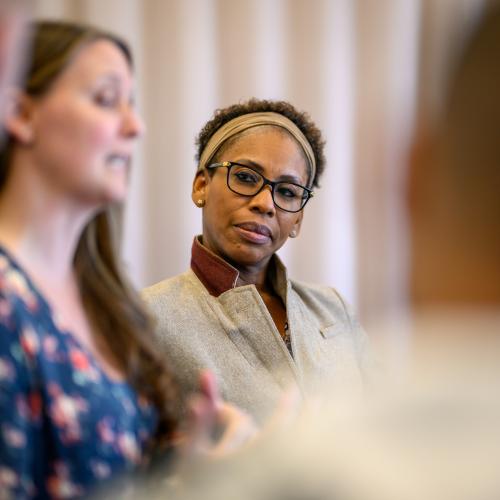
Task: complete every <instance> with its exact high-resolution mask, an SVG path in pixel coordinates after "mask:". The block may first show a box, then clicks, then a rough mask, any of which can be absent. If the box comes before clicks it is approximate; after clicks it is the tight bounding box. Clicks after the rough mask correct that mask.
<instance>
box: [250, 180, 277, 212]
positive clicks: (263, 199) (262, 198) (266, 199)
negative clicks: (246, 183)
mask: <svg viewBox="0 0 500 500" xmlns="http://www.w3.org/2000/svg"><path fill="white" fill-rule="evenodd" d="M250 209H251V210H258V211H259V212H260V213H265V214H269V215H274V214H275V213H276V207H275V206H274V200H273V192H272V187H271V186H264V187H263V188H262V189H261V190H260V191H259V192H258V193H257V194H256V195H254V196H253V197H252V198H251V200H250Z"/></svg>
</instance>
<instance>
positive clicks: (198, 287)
mask: <svg viewBox="0 0 500 500" xmlns="http://www.w3.org/2000/svg"><path fill="white" fill-rule="evenodd" d="M204 293H207V292H206V291H205V289H204V287H203V285H202V284H201V282H200V281H199V280H198V278H197V277H196V275H195V274H194V273H193V272H192V271H191V270H188V271H186V272H184V273H182V274H179V275H177V276H174V277H172V278H167V279H165V280H163V281H160V282H158V283H155V284H154V285H151V286H149V287H146V288H144V289H143V290H142V291H141V296H142V298H143V300H144V301H145V302H146V304H147V305H148V307H150V308H151V309H152V310H153V312H158V310H167V309H171V308H178V307H179V304H183V305H185V304H186V303H189V302H192V301H194V300H196V299H197V297H198V296H199V295H202V294H204Z"/></svg>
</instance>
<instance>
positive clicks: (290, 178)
mask: <svg viewBox="0 0 500 500" xmlns="http://www.w3.org/2000/svg"><path fill="white" fill-rule="evenodd" d="M233 163H240V164H242V165H245V166H246V167H251V168H253V169H254V170H257V171H258V172H259V173H261V174H262V175H264V167H263V166H262V165H261V164H260V163H256V162H255V161H253V160H249V159H248V158H239V159H238V160H235V161H234V162H233ZM274 181H275V182H293V183H295V184H300V185H302V183H303V182H304V181H303V180H302V179H301V178H300V177H298V176H296V175H293V174H286V173H285V174H282V175H280V176H279V177H278V178H277V179H274Z"/></svg>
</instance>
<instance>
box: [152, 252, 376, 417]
mask: <svg viewBox="0 0 500 500" xmlns="http://www.w3.org/2000/svg"><path fill="white" fill-rule="evenodd" d="M276 261H277V269H278V271H277V273H276V276H277V277H276V279H275V281H276V283H275V284H274V285H275V289H276V290H277V292H278V293H279V294H280V295H281V297H282V299H283V301H284V303H285V305H286V309H287V315H288V324H289V329H290V330H289V332H290V337H291V345H292V351H293V358H292V356H291V355H290V353H289V351H288V349H287V347H286V345H285V343H284V342H283V340H282V338H281V336H280V333H279V331H278V329H277V328H276V326H275V324H274V322H273V320H272V318H271V315H270V314H269V312H268V310H267V308H266V306H265V304H264V302H263V300H262V299H261V297H260V295H259V293H258V291H257V289H256V288H255V286H253V285H247V286H241V287H236V288H232V289H230V290H228V291H226V292H224V293H223V294H221V295H219V296H218V297H214V296H212V295H210V294H209V293H208V291H207V290H206V288H205V287H204V285H203V284H202V283H201V282H200V280H199V279H198V277H197V276H196V275H195V273H194V272H193V271H192V270H189V271H187V272H185V273H183V274H181V275H179V276H176V277H174V278H170V279H166V280H164V281H161V282H160V283H157V284H156V285H153V286H151V287H149V288H147V289H145V290H144V292H143V297H144V299H145V300H146V302H147V304H148V305H149V307H150V309H151V311H152V313H153V315H154V316H155V317H156V320H157V334H158V345H159V347H160V348H161V349H162V352H163V353H164V355H165V358H166V360H167V362H168V363H169V365H170V367H171V368H172V369H173V371H174V375H175V377H176V378H177V381H178V382H179V384H180V387H181V389H182V391H183V392H184V393H186V394H187V393H189V392H192V391H194V390H196V388H197V385H198V375H199V372H200V370H202V369H207V368H208V369H210V370H211V371H212V372H214V374H215V375H216V377H217V379H218V383H219V387H220V391H221V394H222V396H223V397H224V398H225V399H226V400H227V401H230V402H232V403H235V404H236V405H238V406H239V407H241V408H243V409H245V410H246V411H248V412H249V413H250V414H252V415H253V416H254V417H255V418H256V419H257V420H258V421H260V420H262V419H263V418H265V417H266V415H268V413H269V412H270V411H272V409H273V408H274V407H275V405H276V403H277V401H278V399H279V397H280V394H281V393H282V391H283V389H286V388H287V387H288V386H290V384H291V382H292V381H295V382H296V383H297V384H298V385H299V387H300V388H301V389H302V391H303V392H304V393H305V394H314V393H316V392H317V391H327V392H330V391H335V390H336V389H337V388H340V389H342V390H346V389H347V388H349V389H348V390H356V391H358V390H359V389H361V388H362V387H363V385H364V378H365V376H366V374H367V371H368V370H369V364H370V356H369V354H368V348H367V339H366V335H365V333H364V332H363V330H362V329H361V328H360V326H359V324H358V322H357V321H356V319H355V318H354V316H353V315H352V314H351V313H350V311H349V309H348V307H347V305H346V304H345V302H344V301H343V299H342V298H341V297H340V295H339V294H338V293H337V292H336V291H335V290H334V289H332V288H329V287H326V286H317V285H307V284H304V283H300V282H297V281H291V280H288V279H287V277H286V269H285V268H284V266H283V265H282V264H281V262H280V261H279V259H276Z"/></svg>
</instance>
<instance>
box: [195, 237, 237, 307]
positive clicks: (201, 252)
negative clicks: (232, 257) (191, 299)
mask: <svg viewBox="0 0 500 500" xmlns="http://www.w3.org/2000/svg"><path fill="white" fill-rule="evenodd" d="M200 240H201V236H196V237H195V238H194V241H193V246H192V247H191V269H192V270H193V272H194V274H196V276H197V277H198V279H199V280H200V281H201V282H202V283H203V285H204V286H205V288H206V289H207V290H208V292H209V293H210V295H213V296H215V297H218V296H219V295H221V294H223V293H224V292H227V291H228V290H230V289H231V288H234V287H235V286H236V281H237V280H238V276H239V273H238V270H237V269H235V268H234V267H233V266H231V265H229V264H228V263H227V262H226V261H225V260H223V259H221V258H220V257H218V256H217V255H215V254H214V253H213V252H211V251H210V250H209V249H208V248H206V247H204V246H203V245H202V244H201V241H200Z"/></svg>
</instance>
